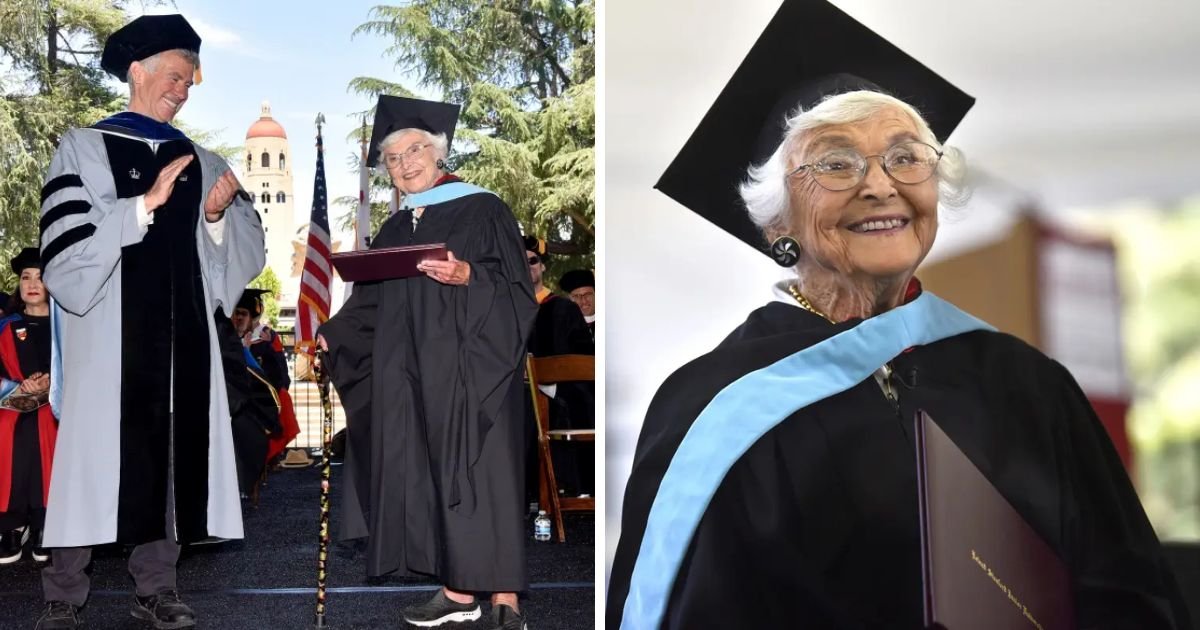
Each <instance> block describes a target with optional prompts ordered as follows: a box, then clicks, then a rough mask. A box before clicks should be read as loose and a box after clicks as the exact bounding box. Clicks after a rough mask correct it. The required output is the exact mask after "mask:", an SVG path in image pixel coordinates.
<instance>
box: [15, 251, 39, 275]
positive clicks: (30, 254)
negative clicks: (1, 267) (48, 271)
mask: <svg viewBox="0 0 1200 630" xmlns="http://www.w3.org/2000/svg"><path fill="white" fill-rule="evenodd" d="M9 265H10V266H11V267H12V272H13V273H15V274H16V275H18V276H19V275H21V270H23V269H29V268H35V269H41V268H42V254H41V252H39V251H38V248H36V247H26V248H25V249H22V250H21V252H20V253H19V254H17V255H16V256H15V257H14V258H13V259H12V260H11V261H9Z"/></svg>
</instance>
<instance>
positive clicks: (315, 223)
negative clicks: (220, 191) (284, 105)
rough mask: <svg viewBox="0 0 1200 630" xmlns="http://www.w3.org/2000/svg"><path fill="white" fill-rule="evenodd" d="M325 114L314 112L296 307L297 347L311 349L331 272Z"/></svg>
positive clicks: (321, 319) (323, 312)
mask: <svg viewBox="0 0 1200 630" xmlns="http://www.w3.org/2000/svg"><path fill="white" fill-rule="evenodd" d="M324 122H325V116H323V115H321V114H317V177H316V180H315V182H314V183H313V205H312V219H311V220H310V222H309V225H308V251H307V253H306V254H305V256H304V275H302V276H301V277H300V304H298V305H297V306H296V329H297V335H296V350H297V351H305V352H312V351H313V349H314V345H315V344H314V342H315V340H316V336H317V327H318V326H320V325H321V324H323V323H325V320H327V319H329V293H330V283H331V281H332V277H333V274H332V273H331V272H332V266H331V265H330V262H329V252H330V249H332V247H331V246H330V239H329V202H328V194H327V193H326V192H325V145H324V142H323V141H322V139H321V125H322V124H324Z"/></svg>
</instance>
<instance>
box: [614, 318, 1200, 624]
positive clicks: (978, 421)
mask: <svg viewBox="0 0 1200 630" xmlns="http://www.w3.org/2000/svg"><path fill="white" fill-rule="evenodd" d="M860 321H861V320H853V321H850V322H845V323H842V324H839V325H836V326H834V325H831V324H829V323H828V322H826V321H824V320H823V319H822V318H820V317H817V316H815V315H813V314H811V313H808V312H807V311H804V310H801V309H799V308H796V307H794V306H792V305H788V304H783V303H772V304H770V305H767V306H765V307H762V308H760V309H758V310H756V311H754V312H753V313H752V314H751V315H750V317H749V318H748V319H747V320H746V322H745V323H743V324H742V325H741V326H740V327H739V328H737V329H736V330H735V331H734V332H733V334H731V335H730V336H729V337H728V338H727V339H726V340H725V341H724V342H723V343H722V344H721V345H720V346H719V347H718V348H717V349H716V350H714V351H712V352H710V353H708V354H706V355H704V356H702V357H700V358H698V359H696V360H695V361H692V362H691V363H689V364H687V365H685V366H684V367H683V368H681V369H680V370H678V371H677V372H676V373H675V374H673V375H672V376H671V377H670V378H669V379H668V380H667V381H666V382H665V383H664V384H663V386H662V387H661V388H660V389H659V391H658V393H657V395H656V396H655V398H654V401H653V402H652V403H651V405H650V409H649V411H648V413H647V416H646V422H645V424H644V425H643V427H642V433H641V436H640V438H639V440H638V446H637V451H636V455H635V458H634V463H633V471H632V473H631V475H630V478H629V482H628V485H627V488H626V493H625V502H624V513H623V515H622V529H621V539H620V542H619V544H618V546H617V553H616V557H615V559H614V562H613V568H612V575H611V580H610V587H609V597H608V604H607V611H606V620H607V627H609V628H617V627H619V626H620V620H621V614H622V611H623V609H624V605H625V598H626V595H627V593H628V589H629V580H630V575H631V572H632V570H633V566H634V562H635V560H636V557H637V554H638V548H639V546H640V545H641V539H642V534H643V531H644V527H645V524H646V519H647V516H648V514H649V511H650V506H651V504H652V502H653V500H654V496H655V494H656V492H657V491H658V486H659V483H660V482H661V480H662V475H663V473H664V472H665V471H666V468H667V466H668V464H669V463H670V460H671V457H672V455H673V454H674V451H675V449H676V448H677V447H678V445H679V443H680V441H681V440H682V439H683V436H684V434H685V433H686V431H687V429H688V428H689V426H690V425H691V423H692V422H693V420H694V419H695V418H696V416H697V415H698V414H699V413H700V411H701V410H702V409H703V408H704V406H705V405H706V404H707V403H708V402H709V401H710V400H711V399H712V398H713V396H714V395H715V394H716V393H717V392H718V391H720V390H721V389H722V388H724V387H725V386H726V385H728V384H729V383H731V382H733V381H734V380H736V379H737V378H738V377H740V376H742V375H744V374H746V373H748V372H750V371H753V370H756V369H758V368H761V367H765V366H766V365H769V364H771V363H773V362H775V361H777V360H779V359H782V358H784V357H785V356H788V355H790V354H792V353H795V352H797V351H799V350H801V349H803V348H806V347H808V346H810V345H813V344H815V343H817V342H819V341H821V340H824V339H826V338H828V337H830V336H832V335H834V334H836V333H838V332H841V331H844V330H847V329H848V328H850V327H852V326H854V325H856V324H857V323H859V322H860ZM892 365H893V368H894V369H895V374H896V376H897V377H898V382H899V384H898V391H899V406H898V409H897V408H895V407H893V405H892V403H891V402H890V401H889V400H888V399H887V398H886V397H885V396H884V394H883V392H882V389H881V388H880V386H879V384H878V383H877V382H876V381H875V379H873V378H872V379H868V380H867V381H864V382H862V383H860V384H858V385H857V386H855V387H853V388H851V389H849V390H847V391H845V392H842V393H841V394H837V395H835V396H832V397H830V398H827V399H825V400H823V401H820V402H818V403H815V404H813V405H810V406H809V407H806V408H804V409H801V410H800V411H798V412H796V413H795V414H793V415H792V416H790V417H789V418H787V419H786V420H784V421H783V422H782V423H780V424H779V425H778V426H776V427H775V428H774V429H772V430H770V431H769V432H767V433H766V434H765V435H764V436H763V437H762V438H761V439H759V440H758V442H756V443H755V444H754V445H753V446H752V447H751V448H750V449H749V450H748V451H747V452H746V453H745V454H744V455H743V456H742V457H741V459H739V460H738V462H737V463H735V464H734V466H733V468H732V469H731V470H730V471H729V473H728V475H727V476H726V477H725V478H724V480H723V481H722V483H721V485H720V487H719V488H718V489H717V492H716V494H715V495H714V496H713V499H712V502H711V503H710V504H709V506H708V508H707V510H706V511H705V513H704V515H703V517H702V518H701V521H700V523H699V525H698V527H697V530H696V532H695V535H694V537H693V538H692V540H691V543H690V545H689V548H688V552H687V555H686V556H685V559H684V561H683V564H682V566H681V567H680V571H679V574H678V576H677V577H676V579H675V583H674V585H673V587H672V591H671V595H670V599H669V603H668V605H667V610H666V614H665V615H664V617H663V624H662V627H664V628H687V629H688V630H696V629H705V628H822V629H824V628H839V629H867V628H871V629H875V628H880V629H882V628H887V629H907V628H914V629H915V628H920V627H922V592H921V589H922V585H921V561H920V539H919V533H918V526H919V524H918V512H917V482H916V467H915V461H916V459H915V451H914V442H913V423H912V418H913V416H914V413H915V411H916V410H918V409H924V410H926V411H928V412H929V414H930V415H931V416H932V417H933V418H934V419H935V420H937V421H938V424H939V425H940V426H941V427H942V428H943V429H944V430H945V431H946V433H947V434H948V435H949V436H950V437H951V438H952V439H953V440H954V441H955V442H956V443H957V444H958V445H959V447H960V448H962V450H963V451H964V452H965V453H966V454H967V455H968V456H969V457H970V458H971V460H972V461H973V462H974V463H975V465H976V466H978V467H979V468H980V470H982V472H983V473H984V474H985V475H986V476H987V478H988V479H989V480H990V481H991V482H992V483H993V484H994V485H995V486H996V487H997V488H998V489H999V491H1000V492H1001V493H1002V494H1003V495H1004V496H1005V497H1006V498H1007V499H1008V500H1009V501H1010V502H1011V503H1012V504H1013V505H1014V506H1015V507H1016V509H1017V510H1018V511H1019V512H1020V513H1021V514H1022V515H1023V516H1024V517H1025V518H1026V520H1028V521H1029V523H1030V524H1031V525H1032V526H1033V528H1034V529H1035V530H1037V531H1038V532H1039V533H1040V534H1041V535H1042V536H1043V537H1044V538H1045V539H1046V540H1047V541H1048V542H1049V543H1050V545H1051V546H1052V547H1053V548H1054V549H1055V550H1057V552H1058V553H1059V554H1060V556H1061V557H1062V558H1063V559H1064V561H1065V562H1066V564H1067V565H1068V566H1069V567H1070V570H1071V572H1072V573H1073V576H1074V579H1075V591H1076V598H1077V607H1078V620H1079V626H1080V627H1081V628H1106V629H1117V628H1121V629H1125V628H1128V629H1133V628H1178V629H1184V628H1190V627H1191V626H1190V625H1189V623H1188V616H1187V612H1186V610H1185V608H1184V604H1183V601H1182V598H1181V596H1180V593H1179V590H1178V587H1177V585H1176V583H1175V580H1174V577H1173V575H1172V574H1171V573H1170V571H1169V569H1168V568H1167V566H1166V564H1165V562H1164V560H1163V558H1162V554H1161V550H1160V547H1159V543H1158V540H1157V538H1156V537H1155V535H1154V532H1153V530H1152V529H1151V527H1150V524H1149V522H1148V520H1147V519H1146V516H1145V513H1144V512H1143V511H1142V507H1141V504H1140V503H1139V502H1138V498H1137V495H1136V494H1135V493H1134V489H1133V486H1132V485H1131V484H1130V482H1129V478H1128V477H1127V475H1126V473H1125V471H1124V469H1123V468H1122V467H1121V462H1120V460H1119V459H1118V457H1117V454H1116V452H1115V451H1114V449H1113V447H1112V444H1111V442H1110V441H1109V438H1108V436H1107V434H1106V433H1105V432H1104V429H1103V427H1102V426H1101V425H1100V423H1099V421H1098V420H1097V419H1096V417H1095V415H1094V413H1093V411H1092V409H1091V407H1090V406H1089V404H1088V401H1087V399H1086V398H1085V397H1084V395H1083V393H1082V391H1080V389H1079V387H1078V385H1077V384H1076V383H1075V381H1074V379H1072V377H1071V375H1070V374H1069V373H1068V372H1067V371H1066V369H1064V368H1063V367H1062V366H1061V365H1059V364H1058V363H1056V362H1054V361H1052V360H1050V359H1049V358H1047V357H1046V356H1045V355H1043V354H1042V353H1040V352H1038V351H1037V350H1035V349H1034V348H1032V347H1030V346H1028V345H1026V344H1025V343H1023V342H1021V341H1020V340H1018V339H1016V338H1014V337H1012V336H1009V335H1005V334H1001V333H995V332H985V331H979V332H972V333H967V334H963V335H959V336H957V337H952V338H949V339H945V340H942V341H939V342H936V343H933V344H930V345H927V346H920V347H916V348H913V349H911V350H909V351H907V352H905V353H903V354H901V355H900V356H898V357H896V358H895V359H894V360H893V362H892ZM681 535H682V534H681Z"/></svg>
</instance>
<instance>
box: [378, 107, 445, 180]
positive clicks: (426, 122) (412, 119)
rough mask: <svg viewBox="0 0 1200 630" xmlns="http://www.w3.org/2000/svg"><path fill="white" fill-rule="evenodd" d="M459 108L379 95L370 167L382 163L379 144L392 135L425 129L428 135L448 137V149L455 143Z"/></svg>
mask: <svg viewBox="0 0 1200 630" xmlns="http://www.w3.org/2000/svg"><path fill="white" fill-rule="evenodd" d="M459 109H460V107H459V106H458V105H455V104H453V103H442V102H439V101H422V100H421V99H416V98H406V97H403V96H387V95H380V96H379V102H378V103H377V104H376V105H375V127H374V128H373V129H372V130H371V146H370V148H369V149H368V151H367V166H375V165H376V164H378V163H379V143H380V142H383V139H384V138H386V137H387V135H388V134H389V133H392V132H393V131H399V130H401V129H424V130H425V131H428V132H429V133H435V134H436V133H444V134H446V146H447V147H449V146H451V145H452V144H453V143H454V128H455V127H456V126H457V125H458V112H459Z"/></svg>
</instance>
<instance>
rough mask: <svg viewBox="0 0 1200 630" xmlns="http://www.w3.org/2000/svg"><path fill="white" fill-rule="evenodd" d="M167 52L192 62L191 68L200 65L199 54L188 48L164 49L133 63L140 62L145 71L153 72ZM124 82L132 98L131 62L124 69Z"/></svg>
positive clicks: (133, 88) (156, 69)
mask: <svg viewBox="0 0 1200 630" xmlns="http://www.w3.org/2000/svg"><path fill="white" fill-rule="evenodd" d="M167 53H175V54H177V55H179V56H180V57H183V60H184V61H186V62H188V63H190V64H192V68H193V69H195V68H198V67H200V55H199V54H198V53H197V52H196V51H194V50H188V49H186V48H175V49H173V50H164V51H162V52H160V53H155V54H153V55H150V56H149V57H146V58H145V59H140V60H138V61H136V62H134V63H140V64H142V67H143V68H145V69H146V71H147V72H150V73H154V72H157V71H158V64H159V62H161V61H162V56H163V55H165V54H167ZM125 83H128V84H129V96H130V98H132V97H133V92H134V90H136V89H137V88H135V87H134V86H133V64H129V69H128V70H126V71H125Z"/></svg>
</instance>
